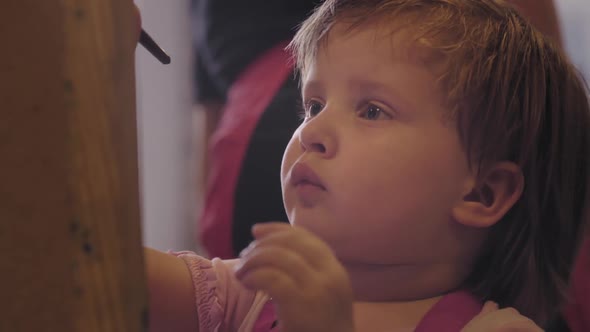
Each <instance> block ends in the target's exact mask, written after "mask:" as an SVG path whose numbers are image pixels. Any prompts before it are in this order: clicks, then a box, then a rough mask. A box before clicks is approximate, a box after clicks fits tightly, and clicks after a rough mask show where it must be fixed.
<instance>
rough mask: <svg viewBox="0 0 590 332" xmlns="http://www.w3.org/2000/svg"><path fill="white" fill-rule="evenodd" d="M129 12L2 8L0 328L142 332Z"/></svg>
mask: <svg viewBox="0 0 590 332" xmlns="http://www.w3.org/2000/svg"><path fill="white" fill-rule="evenodd" d="M131 6H132V4H131V1H123V0H62V1H55V0H44V1H38V0H2V3H1V4H0V42H1V43H2V44H1V45H0V253H1V254H0V255H1V256H0V257H1V258H0V298H1V301H0V331H11V332H21V331H22V332H31V331H60V332H67V331H84V332H94V331H96V332H99V331H100V332H106V331H125V332H133V331H144V330H146V326H147V322H146V320H147V312H146V311H147V293H146V285H145V278H144V268H143V258H142V249H141V237H140V234H141V232H140V217H139V199H138V195H139V194H138V167H137V142H136V137H137V134H136V120H135V82H134V63H133V50H132V48H130V47H129V38H130V37H131V36H133V29H135V28H136V27H135V26H133V21H132V20H129V17H131V16H130V15H131V14H132V12H131V11H132V7H131ZM131 38H132V37H131Z"/></svg>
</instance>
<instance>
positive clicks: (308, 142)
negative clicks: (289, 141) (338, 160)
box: [299, 112, 337, 158]
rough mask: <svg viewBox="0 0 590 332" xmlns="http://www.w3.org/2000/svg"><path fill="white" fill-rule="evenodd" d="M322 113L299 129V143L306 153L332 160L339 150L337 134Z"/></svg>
mask: <svg viewBox="0 0 590 332" xmlns="http://www.w3.org/2000/svg"><path fill="white" fill-rule="evenodd" d="M325 117H326V116H325V115H324V113H323V112H322V113H320V114H318V115H317V116H315V117H314V118H313V119H311V120H309V122H307V123H306V124H304V125H303V126H302V127H301V128H300V129H299V142H300V145H301V148H302V149H303V150H304V151H305V152H313V153H318V154H320V155H322V157H323V158H331V157H332V156H334V154H335V153H336V150H337V139H336V132H335V128H333V125H332V124H330V121H327V120H328V119H326V118H325Z"/></svg>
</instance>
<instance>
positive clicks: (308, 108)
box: [303, 100, 324, 118]
mask: <svg viewBox="0 0 590 332" xmlns="http://www.w3.org/2000/svg"><path fill="white" fill-rule="evenodd" d="M323 109H324V105H322V104H321V103H320V102H318V101H317V100H310V101H307V102H305V106H304V114H303V115H304V116H305V118H313V117H314V116H316V115H318V114H319V113H320V112H321V111H322V110H323Z"/></svg>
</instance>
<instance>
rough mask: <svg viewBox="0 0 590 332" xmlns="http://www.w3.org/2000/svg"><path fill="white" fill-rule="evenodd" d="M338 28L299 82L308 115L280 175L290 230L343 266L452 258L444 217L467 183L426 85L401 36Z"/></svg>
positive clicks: (452, 226)
mask: <svg viewBox="0 0 590 332" xmlns="http://www.w3.org/2000/svg"><path fill="white" fill-rule="evenodd" d="M343 29H344V27H342V26H340V25H336V26H335V27H334V28H332V30H331V31H330V35H329V37H328V39H327V42H326V44H325V47H323V48H321V49H320V51H319V54H318V55H317V57H316V58H315V61H314V62H313V63H312V64H310V66H309V68H308V70H307V71H306V73H305V74H304V75H303V77H302V87H303V90H302V95H303V102H304V105H305V107H306V110H307V111H308V114H307V118H306V120H305V121H304V122H303V123H302V124H301V126H300V127H299V128H298V129H297V131H296V132H295V133H294V135H293V137H292V139H291V141H290V143H289V145H288V147H287V149H286V151H285V155H284V158H283V165H282V170H281V182H282V187H283V199H284V204H285V208H286V211H287V214H288V216H289V220H290V222H291V223H292V224H294V225H297V226H303V227H305V228H307V229H310V230H312V231H313V232H314V233H315V234H317V235H318V236H320V237H321V238H322V239H324V240H325V241H327V242H328V243H329V244H330V246H331V247H332V249H333V250H334V251H335V253H336V255H337V256H338V257H339V258H340V259H341V260H342V261H343V262H345V263H371V264H392V263H395V264H404V263H414V262H416V261H425V262H426V261H430V262H437V261H440V260H441V259H442V258H443V257H445V258H448V257H458V256H461V254H460V250H461V249H460V248H458V247H457V244H456V243H457V241H456V240H455V241H453V239H454V238H455V234H454V232H455V231H456V228H458V227H460V226H459V225H457V224H456V223H454V222H453V221H452V219H451V209H452V208H453V206H454V205H455V204H457V203H458V202H460V201H461V200H462V199H463V198H464V197H465V195H467V194H468V193H469V190H470V188H471V186H472V184H473V176H472V174H471V172H470V170H469V167H468V163H467V160H466V156H465V153H464V151H463V149H462V147H461V144H460V141H459V137H458V134H457V130H456V127H455V125H454V124H453V123H452V122H451V121H448V120H447V121H445V112H446V110H445V109H444V107H443V106H442V101H443V95H442V92H441V91H440V89H439V88H438V87H437V86H436V84H435V76H434V75H433V74H432V73H431V72H430V71H429V70H428V69H427V68H426V67H425V66H424V65H421V64H420V61H417V60H415V61H410V59H415V57H412V56H413V55H416V53H415V51H413V52H414V53H412V52H411V51H409V49H408V47H407V43H405V42H404V38H405V37H407V34H406V33H404V31H403V30H402V31H400V32H396V33H395V34H393V35H391V34H390V33H389V32H388V31H383V34H381V33H377V32H376V31H378V30H376V29H370V28H361V29H357V30H356V31H355V32H353V33H345V32H344V31H343ZM301 165H304V166H303V167H301ZM310 170H311V172H309V171H310ZM309 173H315V175H316V176H317V179H313V177H314V175H310V174H309ZM307 182H315V183H318V184H319V183H321V184H320V186H314V185H309V184H306V183H307ZM425 244H426V245H425Z"/></svg>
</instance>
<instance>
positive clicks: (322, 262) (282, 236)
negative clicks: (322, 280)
mask: <svg viewBox="0 0 590 332" xmlns="http://www.w3.org/2000/svg"><path fill="white" fill-rule="evenodd" d="M286 226H287V227H283V225H280V224H279V225H269V226H268V227H266V225H263V226H262V227H263V228H262V231H261V232H263V235H262V236H256V234H255V237H256V241H254V242H253V243H252V244H251V246H249V248H247V249H245V253H247V252H248V251H250V250H252V249H254V248H262V247H268V246H279V247H283V248H286V249H289V250H292V251H294V252H296V253H298V254H299V255H301V257H303V259H305V260H306V261H307V262H308V263H309V264H310V265H311V267H313V268H315V269H317V270H323V269H325V268H329V267H331V265H332V264H333V263H334V262H335V258H334V255H333V254H332V251H331V249H330V248H329V247H328V246H327V245H326V244H325V243H324V242H322V240H320V239H319V238H318V237H317V236H315V235H313V234H311V233H310V232H308V231H306V230H305V229H302V228H297V227H291V226H288V225H286Z"/></svg>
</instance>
